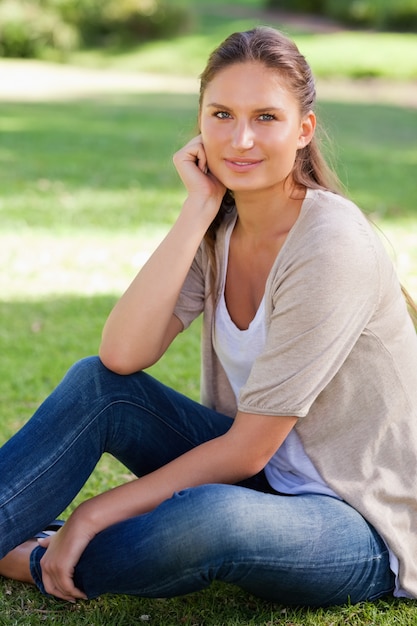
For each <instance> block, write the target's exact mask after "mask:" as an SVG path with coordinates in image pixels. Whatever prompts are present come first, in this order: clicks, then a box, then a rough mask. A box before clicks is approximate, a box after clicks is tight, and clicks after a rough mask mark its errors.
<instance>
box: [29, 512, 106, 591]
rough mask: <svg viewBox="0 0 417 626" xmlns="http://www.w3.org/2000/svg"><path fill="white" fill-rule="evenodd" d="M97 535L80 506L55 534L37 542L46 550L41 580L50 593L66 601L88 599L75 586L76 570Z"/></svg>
mask: <svg viewBox="0 0 417 626" xmlns="http://www.w3.org/2000/svg"><path fill="white" fill-rule="evenodd" d="M94 536H95V533H94V532H93V531H92V530H91V529H89V527H88V524H87V523H86V522H85V520H83V516H82V510H81V508H80V507H79V508H78V509H76V511H74V513H73V514H72V516H71V517H70V518H69V519H68V521H67V522H66V523H65V524H64V526H63V527H62V528H61V529H60V530H59V531H58V532H57V533H56V534H55V535H52V536H51V537H47V538H45V539H38V543H39V545H41V546H42V547H43V548H47V550H46V552H45V554H44V556H43V557H42V559H41V568H42V581H43V584H44V587H45V590H46V592H47V593H49V594H51V595H53V596H56V597H57V598H61V599H62V600H66V601H67V602H75V601H76V600H79V599H84V600H85V599H87V596H86V595H85V593H84V592H83V591H81V590H80V589H77V588H76V587H75V585H74V571H75V566H76V565H77V563H78V561H79V560H80V557H81V555H82V553H83V552H84V550H85V548H86V547H87V545H88V544H89V543H90V541H91V540H92V539H93V537H94Z"/></svg>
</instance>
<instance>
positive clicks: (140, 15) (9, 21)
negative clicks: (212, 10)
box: [0, 0, 190, 57]
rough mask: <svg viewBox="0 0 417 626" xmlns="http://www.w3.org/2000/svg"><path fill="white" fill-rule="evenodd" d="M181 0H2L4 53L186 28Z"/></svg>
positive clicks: (38, 52) (25, 53) (121, 40)
mask: <svg viewBox="0 0 417 626" xmlns="http://www.w3.org/2000/svg"><path fill="white" fill-rule="evenodd" d="M189 23H190V20H189V11H187V10H186V8H185V5H184V4H183V2H181V0H171V1H170V0H0V56H8V57H39V56H42V55H43V52H44V50H45V49H53V50H56V51H59V52H60V53H65V52H67V51H69V50H73V49H75V48H77V47H79V46H107V45H113V46H123V45H130V44H132V43H137V42H138V41H144V40H148V39H153V38H162V37H168V36H172V35H174V34H177V33H179V32H182V31H184V30H186V29H187V27H188V25H189Z"/></svg>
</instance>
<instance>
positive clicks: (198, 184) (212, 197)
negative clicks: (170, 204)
mask: <svg viewBox="0 0 417 626" xmlns="http://www.w3.org/2000/svg"><path fill="white" fill-rule="evenodd" d="M173 161H174V165H175V167H176V169H177V172H178V174H179V176H180V178H181V180H182V182H183V183H184V185H185V188H186V189H187V192H188V196H189V197H192V198H193V199H194V201H195V202H197V203H199V204H201V205H203V206H207V203H209V206H210V207H212V211H213V215H212V217H211V219H214V217H215V216H216V214H217V211H218V210H219V207H220V204H221V201H222V199H223V196H224V194H225V193H226V187H225V186H224V185H223V183H221V182H220V181H219V180H218V179H217V178H216V177H215V176H213V174H212V173H211V172H210V169H209V166H208V163H207V157H206V152H205V150H204V145H203V141H202V138H201V135H198V136H197V137H194V138H193V139H191V141H189V142H188V143H187V144H186V145H185V146H184V147H183V148H181V150H178V152H176V153H175V154H174V157H173ZM210 222H211V220H210Z"/></svg>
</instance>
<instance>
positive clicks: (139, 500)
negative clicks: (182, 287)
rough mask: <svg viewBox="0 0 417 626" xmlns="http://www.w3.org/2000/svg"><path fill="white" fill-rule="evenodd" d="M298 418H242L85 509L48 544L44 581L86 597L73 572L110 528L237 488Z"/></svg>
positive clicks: (63, 593)
mask: <svg viewBox="0 0 417 626" xmlns="http://www.w3.org/2000/svg"><path fill="white" fill-rule="evenodd" d="M296 419H297V418H295V417H276V416H265V415H254V414H248V413H238V414H237V416H236V419H235V420H234V423H233V425H232V427H231V428H230V430H229V431H228V432H227V433H225V434H224V435H222V436H221V437H218V438H216V439H212V440H210V441H207V442H206V443H204V444H202V445H200V446H197V447H196V448H194V449H193V450H190V451H189V452H187V453H186V454H184V455H182V456H180V457H178V458H177V459H175V460H174V461H172V462H170V463H168V464H167V465H165V466H163V467H161V468H160V469H158V470H156V471H154V472H152V473H150V474H148V475H146V476H144V477H143V478H139V479H136V480H134V481H132V482H130V483H126V484H124V485H121V486H120V487H116V488H115V489H112V490H111V491H108V492H106V493H104V494H101V495H99V496H96V497H95V498H92V499H91V500H87V501H86V502H84V503H83V504H81V505H80V506H79V507H78V508H77V509H76V510H75V511H74V513H73V514H72V515H71V517H70V518H69V520H68V521H67V523H66V524H65V526H64V527H63V528H62V529H61V530H60V531H59V533H58V534H57V535H56V536H55V537H53V538H52V539H51V540H49V539H48V540H45V542H44V543H43V545H46V544H49V548H48V550H47V552H46V554H45V556H44V557H43V559H42V574H43V582H44V585H45V588H46V590H47V591H48V592H49V593H52V594H54V595H57V596H58V597H60V598H62V599H65V600H73V599H75V598H82V597H83V594H82V593H81V592H80V591H79V590H77V589H76V588H75V587H74V584H73V580H72V577H73V572H74V567H75V565H76V563H77V562H78V560H79V558H80V556H81V554H82V552H83V551H84V549H85V547H86V546H87V544H88V543H89V542H90V541H91V540H92V539H93V537H94V536H95V535H96V534H97V533H99V532H100V531H102V530H104V529H105V528H107V527H108V526H111V525H113V524H116V523H117V522H120V521H122V520H125V519H128V518H130V517H134V516H137V515H141V514H143V513H146V512H148V511H151V510H152V509H154V508H155V507H157V506H158V505H159V504H160V503H161V502H163V501H164V500H166V499H168V498H170V497H171V496H172V495H173V493H174V492H176V491H179V490H181V489H186V488H188V487H195V486H197V485H202V484H207V483H230V484H233V483H237V482H240V481H241V480H244V479H245V478H249V477H250V476H253V475H254V474H256V473H258V472H259V471H260V470H262V469H263V467H265V465H266V464H267V462H268V461H269V459H270V458H271V457H272V455H273V454H274V453H275V452H276V450H277V449H278V448H279V446H280V445H281V443H282V442H283V441H284V439H285V438H286V436H287V435H288V433H289V432H290V430H291V429H292V427H293V426H294V424H295V422H296Z"/></svg>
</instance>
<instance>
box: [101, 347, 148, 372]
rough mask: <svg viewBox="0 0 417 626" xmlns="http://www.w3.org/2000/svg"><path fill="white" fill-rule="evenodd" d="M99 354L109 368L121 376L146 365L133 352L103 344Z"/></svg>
mask: <svg viewBox="0 0 417 626" xmlns="http://www.w3.org/2000/svg"><path fill="white" fill-rule="evenodd" d="M98 355H99V357H100V360H101V362H102V363H103V365H104V366H105V367H107V369H109V370H110V371H112V372H114V373H115V374H120V375H121V376H127V375H128V374H133V373H134V372H138V371H140V370H142V369H144V367H145V366H144V365H142V364H141V363H140V362H139V360H138V359H137V358H133V356H132V355H131V354H128V353H123V351H122V350H120V349H111V348H109V347H108V346H106V345H103V344H101V346H100V348H99V352H98Z"/></svg>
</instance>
